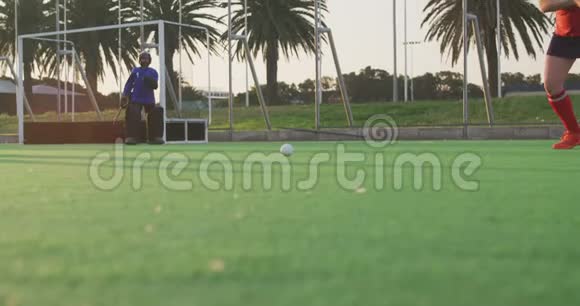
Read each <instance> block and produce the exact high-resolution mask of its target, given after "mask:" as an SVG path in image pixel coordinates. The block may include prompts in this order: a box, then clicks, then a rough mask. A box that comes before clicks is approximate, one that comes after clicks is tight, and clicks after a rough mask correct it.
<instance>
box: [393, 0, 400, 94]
mask: <svg viewBox="0 0 580 306" xmlns="http://www.w3.org/2000/svg"><path fill="white" fill-rule="evenodd" d="M398 83H399V82H398V80H397V0H393V102H398V101H399V89H398V86H399V84H398Z"/></svg>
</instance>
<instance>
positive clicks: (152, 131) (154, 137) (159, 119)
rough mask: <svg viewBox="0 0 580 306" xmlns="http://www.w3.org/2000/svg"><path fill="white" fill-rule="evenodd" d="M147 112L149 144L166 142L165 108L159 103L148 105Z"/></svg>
mask: <svg viewBox="0 0 580 306" xmlns="http://www.w3.org/2000/svg"><path fill="white" fill-rule="evenodd" d="M145 111H146V112H147V135H148V136H147V137H148V140H149V144H164V143H165V142H164V141H163V132H164V130H165V129H164V124H165V123H164V121H163V117H164V109H163V107H161V106H158V105H153V104H150V105H147V106H146V108H145Z"/></svg>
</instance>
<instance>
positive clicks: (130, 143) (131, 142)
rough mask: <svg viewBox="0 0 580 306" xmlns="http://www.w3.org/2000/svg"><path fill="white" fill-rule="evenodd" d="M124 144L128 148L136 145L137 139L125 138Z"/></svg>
mask: <svg viewBox="0 0 580 306" xmlns="http://www.w3.org/2000/svg"><path fill="white" fill-rule="evenodd" d="M125 144H126V145H128V146H134V145H136V144H137V139H136V138H133V137H127V138H126V139H125Z"/></svg>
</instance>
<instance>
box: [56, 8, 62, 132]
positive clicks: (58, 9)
mask: <svg viewBox="0 0 580 306" xmlns="http://www.w3.org/2000/svg"><path fill="white" fill-rule="evenodd" d="M56 31H57V32H60V1H59V0H56ZM56 39H57V40H60V34H58V35H57V36H56ZM56 59H57V65H56V79H57V97H56V102H57V105H56V118H57V120H58V121H60V108H61V100H60V95H61V92H60V90H61V86H60V77H61V73H60V68H61V58H60V42H57V43H56Z"/></svg>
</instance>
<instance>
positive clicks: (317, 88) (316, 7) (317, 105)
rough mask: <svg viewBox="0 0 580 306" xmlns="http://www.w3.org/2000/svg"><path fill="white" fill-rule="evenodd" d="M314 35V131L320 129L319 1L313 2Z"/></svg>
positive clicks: (320, 60) (320, 55)
mask: <svg viewBox="0 0 580 306" xmlns="http://www.w3.org/2000/svg"><path fill="white" fill-rule="evenodd" d="M314 19H315V22H314V33H315V39H314V40H315V49H316V51H315V56H314V57H315V62H316V84H315V91H316V93H315V94H316V97H315V98H314V113H315V124H314V125H315V129H316V130H319V129H320V105H321V104H322V82H321V74H322V71H321V70H322V67H321V62H322V58H321V57H322V54H321V53H322V51H321V49H322V47H321V40H320V2H319V0H314Z"/></svg>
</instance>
